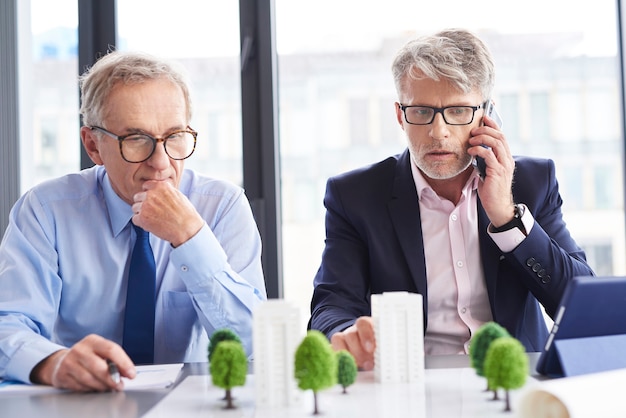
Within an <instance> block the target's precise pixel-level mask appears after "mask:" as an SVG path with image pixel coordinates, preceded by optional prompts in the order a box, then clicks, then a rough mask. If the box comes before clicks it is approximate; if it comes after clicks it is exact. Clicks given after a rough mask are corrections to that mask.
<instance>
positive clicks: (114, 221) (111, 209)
mask: <svg viewBox="0 0 626 418" xmlns="http://www.w3.org/2000/svg"><path fill="white" fill-rule="evenodd" d="M100 184H101V185H102V193H103V195H104V203H105V205H106V208H107V211H108V214H109V224H110V225H111V232H112V233H113V236H118V235H119V233H120V232H122V230H123V229H124V228H125V227H126V226H127V225H128V223H129V222H130V220H131V218H132V217H133V210H132V208H131V206H130V205H129V204H128V203H126V202H125V201H123V200H122V198H121V197H119V196H118V195H117V193H115V190H113V186H112V185H111V180H110V179H109V176H108V175H107V173H106V170H102V174H101V177H100Z"/></svg>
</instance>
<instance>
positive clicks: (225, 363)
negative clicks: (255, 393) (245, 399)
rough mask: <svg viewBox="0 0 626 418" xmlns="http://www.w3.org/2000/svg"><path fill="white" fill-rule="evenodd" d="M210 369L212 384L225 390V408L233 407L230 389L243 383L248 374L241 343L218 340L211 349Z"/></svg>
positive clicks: (246, 361)
mask: <svg viewBox="0 0 626 418" xmlns="http://www.w3.org/2000/svg"><path fill="white" fill-rule="evenodd" d="M210 371H211V379H212V381H213V384H214V385H215V386H217V387H220V388H222V389H225V390H226V396H225V397H224V399H225V400H226V409H233V408H235V406H234V404H233V397H232V394H231V390H232V388H234V387H235V386H243V385H245V384H246V375H247V374H248V358H247V356H246V352H245V350H244V349H243V345H242V344H241V343H240V342H239V341H233V340H225V341H221V342H219V343H218V344H217V345H216V346H215V349H214V351H213V359H212V360H211V368H210Z"/></svg>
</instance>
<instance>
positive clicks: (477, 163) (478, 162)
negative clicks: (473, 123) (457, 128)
mask: <svg viewBox="0 0 626 418" xmlns="http://www.w3.org/2000/svg"><path fill="white" fill-rule="evenodd" d="M485 114H486V115H487V116H489V117H490V118H491V119H493V120H494V121H495V122H496V124H497V125H498V126H499V127H502V117H501V116H500V114H499V113H498V111H497V110H496V106H495V105H494V104H493V102H492V101H491V100H489V103H487V107H486V108H485ZM481 124H482V122H481ZM483 147H485V148H489V147H488V146H486V145H483ZM472 165H473V166H474V167H475V168H476V169H477V170H478V175H479V176H480V178H481V179H483V180H484V179H485V176H486V175H487V164H485V159H484V158H482V157H475V158H474V160H473V161H472Z"/></svg>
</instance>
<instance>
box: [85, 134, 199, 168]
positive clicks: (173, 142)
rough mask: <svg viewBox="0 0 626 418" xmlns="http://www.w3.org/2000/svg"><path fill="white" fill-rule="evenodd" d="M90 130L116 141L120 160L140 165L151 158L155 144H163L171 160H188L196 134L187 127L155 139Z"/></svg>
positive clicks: (192, 150)
mask: <svg viewBox="0 0 626 418" xmlns="http://www.w3.org/2000/svg"><path fill="white" fill-rule="evenodd" d="M89 128H90V129H91V130H96V131H99V132H102V133H103V134H105V135H108V136H110V137H111V138H114V139H117V141H118V142H119V144H120V153H121V154H122V158H123V159H124V160H125V161H127V162H129V163H142V162H144V161H146V160H148V159H149V158H150V157H152V154H154V150H155V149H156V145H157V142H163V147H164V148H165V153H166V154H167V155H168V156H169V157H170V158H171V159H173V160H184V159H185V158H189V156H190V155H191V154H193V152H194V150H195V149H196V137H197V136H198V133H197V132H196V131H194V130H193V129H191V128H190V127H189V126H188V127H187V128H186V129H181V130H178V131H173V132H170V133H168V134H167V135H165V136H164V137H160V138H155V137H153V136H150V135H148V134H143V133H132V134H128V135H121V136H120V135H115V134H114V133H112V132H109V131H107V130H106V129H104V128H101V127H100V126H90V127H89Z"/></svg>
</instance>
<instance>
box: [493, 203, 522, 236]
mask: <svg viewBox="0 0 626 418" xmlns="http://www.w3.org/2000/svg"><path fill="white" fill-rule="evenodd" d="M525 210H526V206H524V205H522V204H521V203H517V204H515V205H514V206H513V219H511V220H510V221H509V222H507V223H505V224H504V225H502V226H499V227H497V228H496V227H495V226H493V225H491V232H504V231H508V230H509V229H513V228H519V229H520V231H522V232H523V233H524V234H526V227H525V226H524V223H523V222H522V216H524V211H525Z"/></svg>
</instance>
